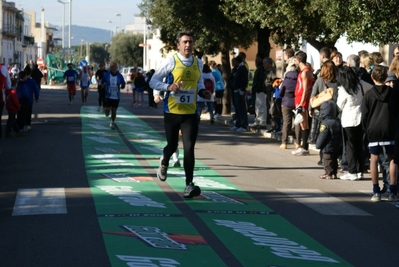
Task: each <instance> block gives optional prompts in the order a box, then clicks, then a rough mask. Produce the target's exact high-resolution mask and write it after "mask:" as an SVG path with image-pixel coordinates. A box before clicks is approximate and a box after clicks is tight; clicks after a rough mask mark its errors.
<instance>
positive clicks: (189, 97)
mask: <svg viewBox="0 0 399 267" xmlns="http://www.w3.org/2000/svg"><path fill="white" fill-rule="evenodd" d="M176 44H177V49H178V52H177V53H176V54H174V55H172V56H170V57H168V58H167V59H166V60H165V61H164V63H163V64H162V65H161V66H160V67H159V68H158V70H157V71H155V73H154V75H153V76H152V79H151V81H150V86H151V87H152V88H153V89H154V97H155V102H159V101H160V91H166V93H165V95H164V124H165V135H166V140H167V145H166V146H165V147H164V149H163V159H162V161H161V163H160V165H159V167H158V171H157V177H158V179H159V180H161V181H165V180H166V179H167V171H168V167H169V160H170V158H171V156H172V154H173V153H174V152H175V151H176V149H177V146H178V140H179V130H180V129H181V132H182V136H183V149H184V163H183V165H184V172H185V175H186V179H185V185H186V188H185V190H184V193H183V197H185V198H192V197H195V196H199V195H200V194H201V189H200V188H199V187H198V186H196V185H194V183H193V178H194V165H195V156H194V147H195V142H196V140H197V135H198V122H197V118H198V117H197V116H198V115H197V114H196V104H197V101H196V100H197V94H198V95H199V96H201V97H203V98H206V99H209V98H210V93H209V92H208V91H206V90H205V89H204V88H205V86H204V84H203V80H202V77H201V76H202V71H201V70H202V62H201V60H199V59H198V58H196V57H194V56H193V55H192V54H193V49H194V35H193V33H191V32H180V33H178V34H177V37H176ZM187 74H190V75H187ZM164 78H166V83H164V82H163V80H164Z"/></svg>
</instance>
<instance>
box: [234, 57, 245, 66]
mask: <svg viewBox="0 0 399 267" xmlns="http://www.w3.org/2000/svg"><path fill="white" fill-rule="evenodd" d="M234 59H235V60H236V61H237V63H238V64H240V63H241V62H243V61H244V60H243V59H242V57H240V56H236V57H235V58H234Z"/></svg>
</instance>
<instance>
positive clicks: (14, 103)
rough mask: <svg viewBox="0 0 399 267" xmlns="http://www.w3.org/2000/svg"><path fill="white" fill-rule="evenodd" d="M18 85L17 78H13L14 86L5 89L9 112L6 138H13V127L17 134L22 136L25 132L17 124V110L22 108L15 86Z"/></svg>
mask: <svg viewBox="0 0 399 267" xmlns="http://www.w3.org/2000/svg"><path fill="white" fill-rule="evenodd" d="M16 85H17V79H13V80H12V87H11V88H10V89H5V96H6V100H7V102H6V109H7V112H8V119H7V124H6V138H12V137H13V136H12V135H11V129H13V130H14V133H15V136H18V137H21V136H24V134H23V133H21V131H20V130H19V127H18V125H17V121H16V116H17V112H18V111H19V109H20V108H21V104H20V103H19V101H18V95H17V91H16V90H15V86H16Z"/></svg>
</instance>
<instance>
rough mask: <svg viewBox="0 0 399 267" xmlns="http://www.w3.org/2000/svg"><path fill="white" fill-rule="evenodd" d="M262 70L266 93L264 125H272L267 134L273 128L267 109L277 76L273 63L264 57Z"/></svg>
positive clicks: (270, 102) (270, 115)
mask: <svg viewBox="0 0 399 267" xmlns="http://www.w3.org/2000/svg"><path fill="white" fill-rule="evenodd" d="M263 69H264V70H265V75H264V77H265V80H264V87H265V92H266V123H267V124H271V125H272V128H270V129H269V130H268V132H272V129H274V128H275V122H274V120H272V118H273V116H272V114H270V112H268V107H271V105H272V103H273V92H274V88H273V82H274V80H275V79H276V78H277V76H276V67H275V66H274V62H273V60H272V59H271V58H270V57H266V58H264V59H263Z"/></svg>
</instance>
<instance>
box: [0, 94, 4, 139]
mask: <svg viewBox="0 0 399 267" xmlns="http://www.w3.org/2000/svg"><path fill="white" fill-rule="evenodd" d="M3 109H4V102H0V139H1V137H2V135H3V128H2V127H1V115H2V114H3Z"/></svg>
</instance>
